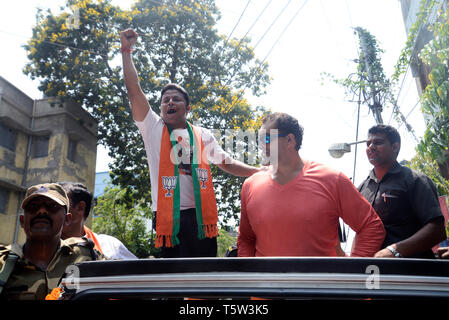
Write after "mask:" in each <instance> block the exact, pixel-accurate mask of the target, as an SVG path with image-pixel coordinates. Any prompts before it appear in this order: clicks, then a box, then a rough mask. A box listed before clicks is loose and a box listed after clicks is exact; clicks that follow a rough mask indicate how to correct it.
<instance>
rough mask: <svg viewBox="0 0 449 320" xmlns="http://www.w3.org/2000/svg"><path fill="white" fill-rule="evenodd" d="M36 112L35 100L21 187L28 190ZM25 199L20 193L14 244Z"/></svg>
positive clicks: (34, 101)
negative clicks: (29, 164)
mask: <svg viewBox="0 0 449 320" xmlns="http://www.w3.org/2000/svg"><path fill="white" fill-rule="evenodd" d="M35 110H36V100H35V99H33V110H32V112H31V125H30V126H31V134H30V135H29V137H28V143H27V153H26V156H25V165H24V168H23V176H22V183H21V186H22V187H23V188H24V189H25V190H26V185H25V183H26V181H27V174H28V163H29V159H30V155H31V145H32V143H33V129H34V114H35ZM24 198H25V192H23V191H22V192H20V194H19V204H18V206H17V217H16V228H15V230H14V239H13V243H17V238H18V237H19V226H20V210H21V205H22V201H23V199H24Z"/></svg>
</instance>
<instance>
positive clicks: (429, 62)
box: [395, 0, 449, 194]
mask: <svg viewBox="0 0 449 320" xmlns="http://www.w3.org/2000/svg"><path fill="white" fill-rule="evenodd" d="M437 4H438V2H436V1H425V0H423V1H421V7H420V11H419V13H418V14H417V20H416V22H415V24H414V25H413V26H412V28H411V29H410V32H409V35H408V39H407V43H406V46H405V48H404V49H403V50H402V52H401V56H400V59H399V61H398V63H397V65H396V71H395V76H396V77H399V76H400V75H401V74H403V73H404V72H405V70H406V68H405V66H406V65H407V64H408V63H411V62H413V63H417V64H423V65H425V66H427V68H428V69H429V70H430V72H429V74H428V79H427V80H428V83H427V86H426V88H425V90H424V92H423V93H422V95H421V98H420V99H421V109H422V112H423V114H424V118H425V120H426V124H427V128H426V131H425V133H424V137H423V139H422V140H421V141H420V143H419V144H418V147H417V152H418V154H417V156H416V157H415V159H413V161H412V165H413V166H414V167H416V168H419V169H421V170H423V171H424V172H426V174H428V175H429V176H430V177H431V178H432V179H433V181H434V182H435V183H436V184H437V186H438V188H439V191H440V193H445V194H449V149H448V146H449V63H448V61H449V50H448V48H449V22H448V21H449V7H446V8H443V7H437ZM435 9H437V20H436V21H435V22H434V23H429V21H428V17H429V16H430V13H431V12H432V11H433V10H435ZM423 29H427V30H428V31H429V32H431V33H432V34H433V36H432V40H430V42H428V43H427V44H426V45H425V46H424V47H423V48H422V49H421V50H420V51H418V52H417V54H414V53H415V51H416V49H417V48H416V45H417V44H416V42H417V41H416V39H417V37H418V36H419V35H420V33H421V32H420V31H421V30H423Z"/></svg>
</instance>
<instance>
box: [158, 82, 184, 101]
mask: <svg viewBox="0 0 449 320" xmlns="http://www.w3.org/2000/svg"><path fill="white" fill-rule="evenodd" d="M167 90H177V91H179V92H180V93H181V94H182V95H183V97H184V99H185V100H186V106H189V105H190V98H189V94H188V93H187V90H186V89H184V88H183V87H181V86H180V85H179V84H176V83H168V84H166V85H165V86H164V87H163V88H162V91H161V98H160V99H159V103H160V102H161V101H162V96H163V95H164V93H165V91H167Z"/></svg>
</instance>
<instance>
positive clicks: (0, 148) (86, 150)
mask: <svg viewBox="0 0 449 320" xmlns="http://www.w3.org/2000/svg"><path fill="white" fill-rule="evenodd" d="M0 88H1V90H0V129H1V130H3V132H8V133H11V132H12V133H11V135H12V136H15V146H14V148H13V149H14V150H10V148H11V146H10V144H11V143H10V141H9V145H8V141H5V140H4V139H3V140H2V137H0V194H2V195H3V198H2V197H0V204H2V203H1V201H3V204H6V206H5V210H4V211H5V212H0V244H10V243H12V242H14V241H16V242H17V243H19V244H21V243H23V242H24V241H25V235H24V233H23V231H22V229H21V227H20V226H19V225H18V214H20V213H21V209H20V203H21V201H22V199H23V196H24V192H25V191H26V189H27V188H28V187H30V186H32V185H35V184H39V183H46V182H57V181H76V182H81V183H84V184H85V185H86V186H87V187H88V188H89V189H90V190H92V192H93V190H94V186H95V162H96V149H97V122H96V120H95V119H94V118H93V117H92V116H91V115H90V114H89V113H88V112H86V111H85V110H83V109H82V108H81V106H79V105H78V104H76V103H74V102H64V103H61V102H60V101H58V100H57V99H54V98H45V99H40V100H32V99H31V98H29V97H28V96H26V95H25V94H24V93H23V92H21V91H20V90H18V89H17V88H16V87H14V86H13V85H11V84H10V83H9V82H8V81H7V80H5V79H4V78H2V77H0ZM5 130H6V131H5ZM39 137H48V148H47V146H44V147H45V149H46V150H42V144H40V146H41V148H38V146H39V144H38V141H39ZM44 141H45V139H44ZM69 141H70V142H69ZM2 144H3V145H2ZM4 145H8V147H5V146H4ZM69 145H71V147H72V150H71V151H69ZM36 150H38V151H39V152H37V153H36ZM39 153H40V154H39ZM69 155H70V156H69ZM6 193H7V196H6V197H5V194H6ZM0 207H1V206H0Z"/></svg>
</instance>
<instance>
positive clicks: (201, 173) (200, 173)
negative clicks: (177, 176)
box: [196, 168, 208, 189]
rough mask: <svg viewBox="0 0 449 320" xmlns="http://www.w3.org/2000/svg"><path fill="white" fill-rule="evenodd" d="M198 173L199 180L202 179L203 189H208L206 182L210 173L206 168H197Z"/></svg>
mask: <svg viewBox="0 0 449 320" xmlns="http://www.w3.org/2000/svg"><path fill="white" fill-rule="evenodd" d="M196 174H197V176H198V180H199V181H201V189H206V185H205V182H206V181H207V180H208V173H207V170H206V169H201V168H197V169H196Z"/></svg>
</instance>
